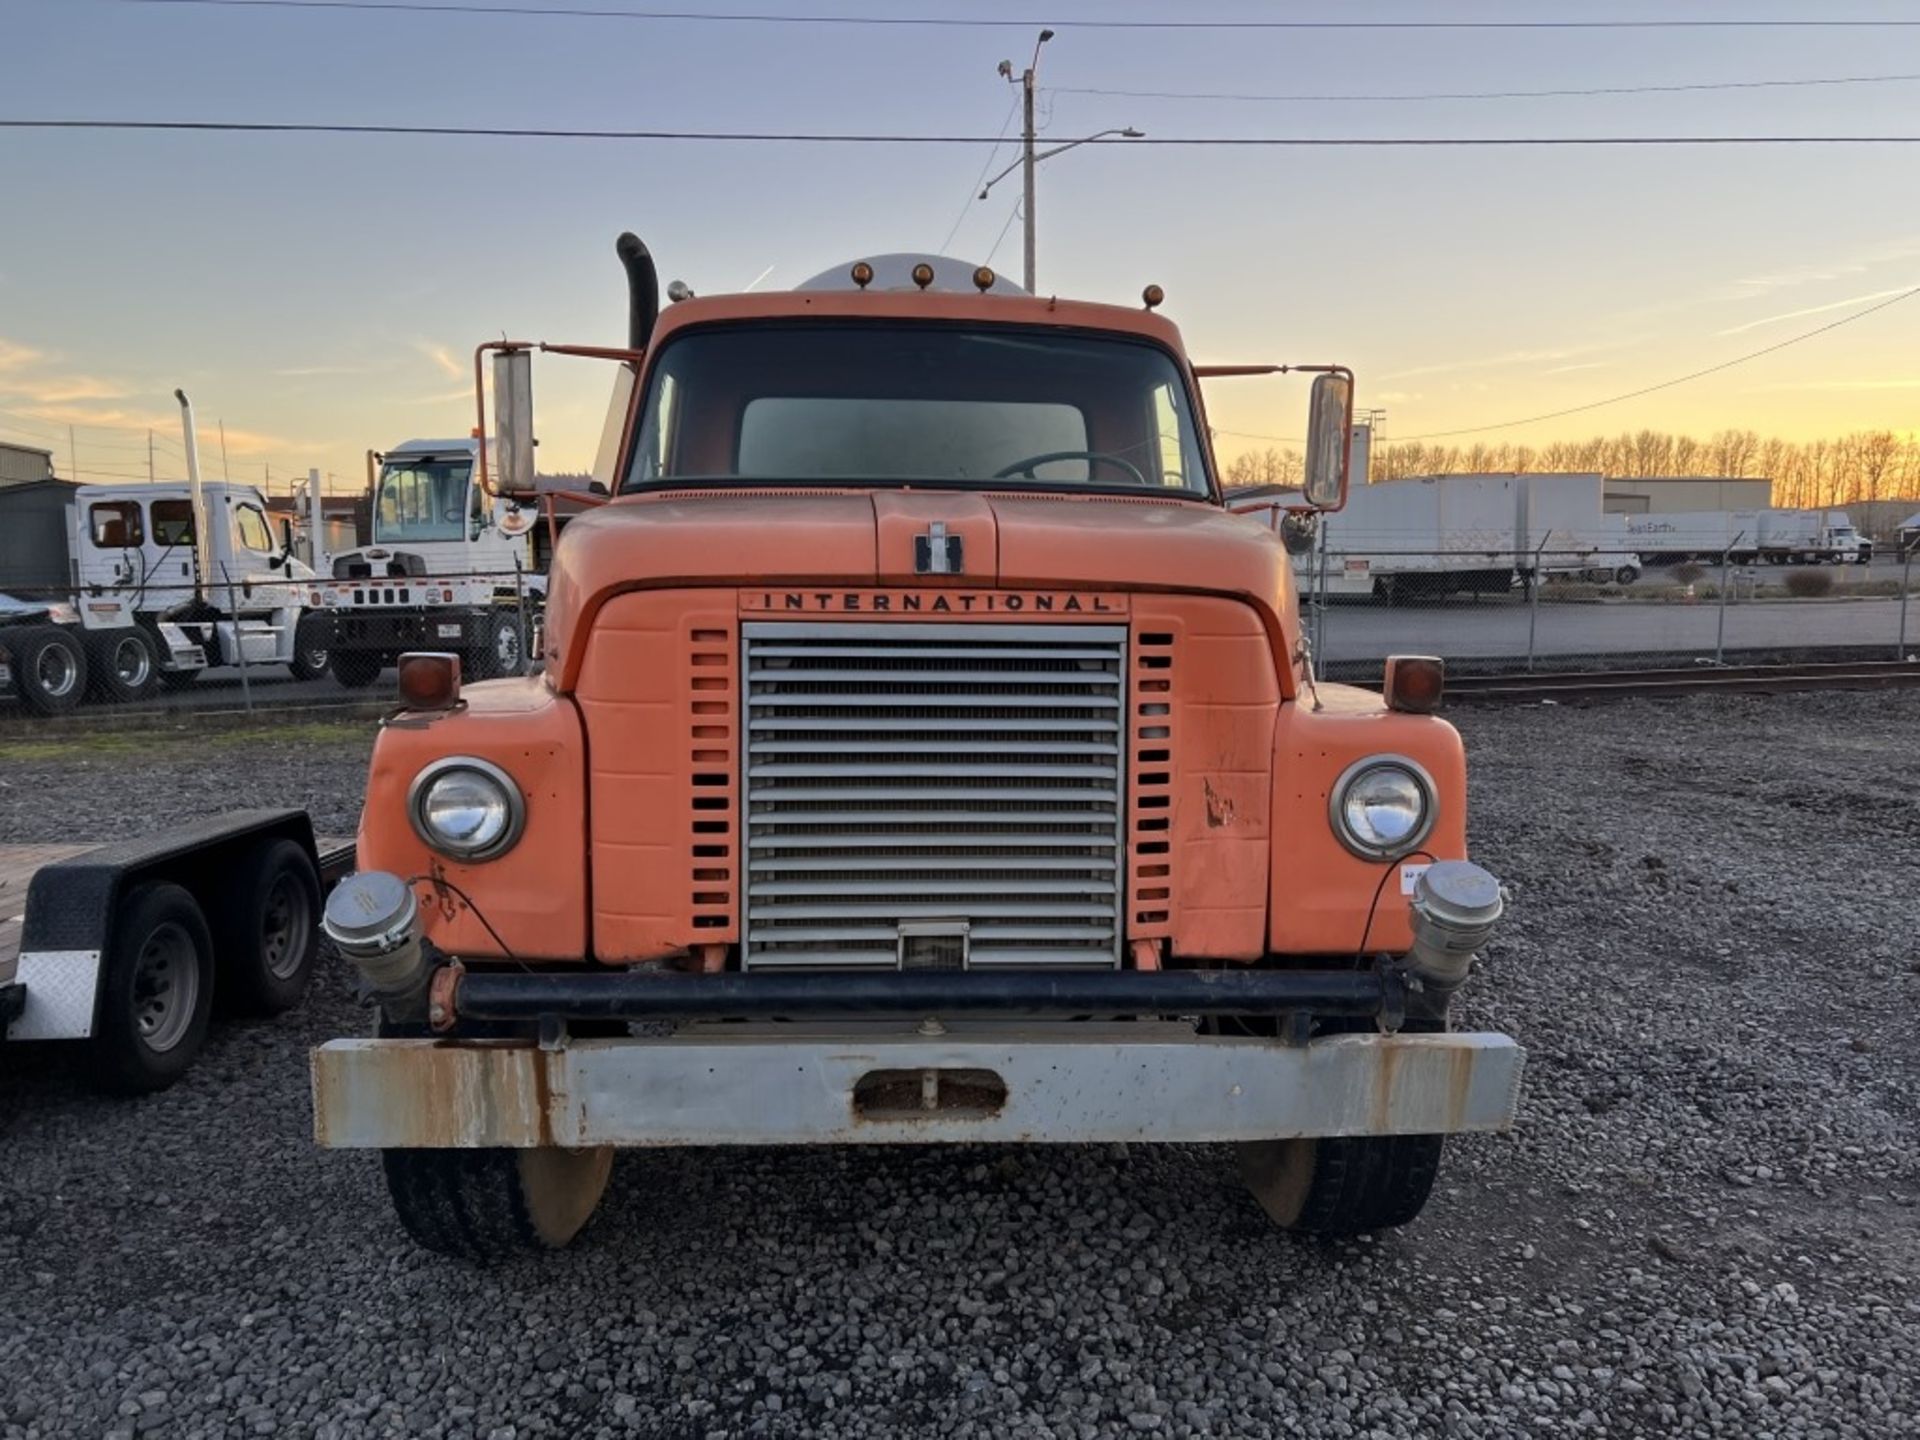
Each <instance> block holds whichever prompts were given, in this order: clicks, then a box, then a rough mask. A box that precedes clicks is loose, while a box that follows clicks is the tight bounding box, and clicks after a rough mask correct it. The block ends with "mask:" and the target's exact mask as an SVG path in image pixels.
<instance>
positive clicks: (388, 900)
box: [313, 236, 1524, 1258]
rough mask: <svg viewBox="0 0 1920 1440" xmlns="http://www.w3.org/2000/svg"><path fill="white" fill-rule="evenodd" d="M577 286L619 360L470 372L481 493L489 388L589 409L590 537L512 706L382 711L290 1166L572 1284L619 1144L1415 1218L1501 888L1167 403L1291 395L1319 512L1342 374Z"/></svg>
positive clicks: (1339, 489) (881, 289)
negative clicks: (619, 341)
mask: <svg viewBox="0 0 1920 1440" xmlns="http://www.w3.org/2000/svg"><path fill="white" fill-rule="evenodd" d="M621 254H622V257H623V259H624V260H625V262H626V264H627V269H628V279H629V284H630V291H631V317H630V331H631V333H630V336H629V344H628V346H627V347H625V348H623V349H618V350H593V349H590V348H588V347H564V346H544V345H543V346H532V345H523V344H519V343H510V342H499V343H496V344H492V345H489V346H484V347H482V350H483V351H486V350H492V351H494V352H496V353H495V356H494V367H495V373H494V392H495V397H496V403H495V407H494V409H495V415H494V432H492V433H497V435H498V437H499V439H498V441H497V443H496V446H495V450H496V456H497V458H498V460H499V465H498V469H497V474H496V475H495V476H494V477H492V478H490V479H488V481H487V483H488V484H489V485H497V486H498V487H499V488H500V489H501V490H502V491H505V492H507V493H514V492H516V491H518V490H524V489H526V488H529V487H530V485H531V480H532V476H531V454H532V446H531V435H532V418H533V417H532V404H531V387H530V382H529V379H528V376H529V373H530V357H531V354H532V352H533V351H535V350H539V349H547V350H561V351H566V352H570V353H586V354H597V355H600V356H602V357H603V358H606V359H610V360H612V361H613V362H614V363H615V364H616V365H617V366H618V367H619V369H618V371H617V374H618V376H619V379H618V383H617V384H616V386H615V396H614V404H613V408H612V413H611V415H610V417H609V422H608V426H607V431H606V439H605V441H604V442H603V447H602V452H603V459H602V462H601V466H600V471H601V473H600V477H599V478H600V480H601V482H602V487H601V488H604V490H605V491H606V492H607V495H606V499H605V503H603V504H600V505H599V506H597V507H596V508H595V509H594V510H593V511H592V512H591V513H590V514H588V515H586V516H584V517H583V518H579V519H576V520H574V521H573V522H572V523H571V524H570V525H569V527H568V528H567V530H566V533H565V534H564V535H563V536H562V537H561V539H560V542H559V544H558V547H557V549H556V552H555V556H554V562H553V570H552V575H551V588H550V593H549V602H548V608H547V613H546V624H545V634H544V637H543V638H542V639H541V641H540V643H539V650H540V668H539V672H538V673H537V674H534V675H530V676H525V677H519V678H512V679H496V680H489V681H486V682H484V683H479V684H469V685H465V686H463V685H462V684H461V683H460V675H459V665H458V661H457V659H456V658H455V657H453V656H451V655H433V654H422V655H413V656H408V657H406V659H405V661H404V662H403V664H402V666H401V675H400V690H401V709H400V710H399V711H398V712H397V713H396V714H395V715H394V716H393V717H392V718H390V719H389V720H388V721H387V722H386V723H385V725H384V726H383V728H382V730H381V733H380V736H379V740H378V743H377V745H376V746H375V749H374V754H373V760H372V766H371V772H370V775H369V778H368V786H367V797H366V808H365V811H364V815H363V818H362V821H361V829H360V834H359V840H358V845H359V848H358V859H359V864H360V866H361V867H362V868H361V871H360V873H359V874H357V875H355V876H353V877H350V878H349V879H348V880H346V881H345V882H343V883H342V885H341V886H340V887H339V888H337V889H336V890H335V892H334V894H333V896H332V897H331V899H330V901H329V903H328V905H327V909H326V916H325V927H326V929H327V931H328V933H329V934H330V936H331V937H332V939H333V941H334V943H335V944H336V946H337V947H338V948H339V949H340V951H341V952H342V953H343V954H344V955H345V956H346V957H347V958H348V959H349V960H350V961H351V962H352V963H353V964H354V965H355V966H356V967H357V968H358V970H359V972H360V973H361V975H362V977H363V979H364V981H365V986H366V990H367V992H368V995H369V997H370V999H371V1001H372V1002H373V1003H374V1004H376V1005H377V1007H378V1011H379V1020H378V1025H377V1029H376V1033H375V1035H374V1036H372V1037H371V1038H359V1039H340V1040H335V1041H332V1042H330V1043H327V1044H324V1045H322V1046H320V1047H319V1048H318V1049H317V1050H316V1051H315V1052H314V1056H313V1086H314V1102H315V1127H316V1134H317V1138H318V1140H319V1142H320V1143H321V1144H322V1145H325V1146H332V1147H345V1148H365V1149H378V1150H380V1151H381V1152H382V1153H383V1158H384V1167H385V1173H386V1178H387V1182H388V1188H389V1191H390V1193H391V1196H392V1200H393V1203H394V1206H395V1208H396V1210H397V1212H398V1215H399V1218H400V1221H401V1223H402V1224H403V1226H404V1227H405V1228H406V1230H407V1231H408V1232H409V1233H410V1234H411V1235H412V1236H413V1237H414V1238H415V1239H416V1240H418V1241H419V1242H420V1243H422V1244H424V1245H426V1246H428V1247H430V1248H433V1249H436V1250H440V1251H444V1252H447V1253H450V1254H456V1255H464V1256H470V1257H480V1258H484V1257H488V1256H491V1255H495V1254H498V1253H501V1252H504V1251H512V1250H517V1249H526V1248H539V1247H554V1246H560V1245H564V1244H566V1243H568V1242H569V1241H570V1240H572V1239H573V1238H574V1236H575V1235H576V1234H577V1232H578V1231H579V1230H580V1229H581V1228H582V1226H583V1225H585V1223H586V1222H587V1220H588V1219H589V1218H590V1217H591V1215H592V1213H593V1210H594V1208H595V1206H596V1204H597V1203H598V1201H599V1199H600V1196H601V1194H602V1192H603V1191H604V1189H605V1187H606V1184H607V1178H608V1173H609V1168H610V1164H611V1159H612V1154H613V1151H614V1150H615V1149H616V1148H619V1147H622V1146H656V1147H657V1146H680V1145H784V1144H903V1143H904V1144H912V1143H945V1142H958V1143H983V1142H1005V1143H1015V1144H1032V1143H1042V1142H1116V1141H1126V1142H1155V1141H1179V1142H1216V1143H1225V1144H1231V1145H1232V1146H1234V1147H1235V1149H1236V1151H1237V1153H1238V1157H1239V1161H1240V1168H1241V1171H1242V1173H1243V1175H1244V1177H1245V1179H1246V1181H1247V1184H1248V1185H1249V1187H1250V1189H1251V1190H1252V1192H1253V1194H1254V1196H1255V1197H1256V1198H1257V1200H1258V1201H1259V1203H1260V1204H1261V1205H1262V1206H1263V1207H1264V1208H1265V1209H1266V1211H1267V1212H1268V1214H1269V1215H1270V1216H1271V1217H1272V1219H1273V1220H1274V1221H1275V1223H1276V1224H1278V1225H1279V1226H1281V1227H1282V1228H1285V1229H1289V1230H1296V1231H1302V1232H1308V1233H1317V1234H1352V1233H1356V1232H1363V1231H1369V1230H1375V1229H1379V1228H1383V1227H1388V1226H1394V1225H1400V1224H1403V1223H1405V1222H1407V1221H1409V1220H1411V1219H1412V1218H1413V1217H1414V1216H1415V1215H1416V1214H1417V1213H1418V1212H1419V1211H1420V1209H1421V1207H1422V1205H1423V1204H1424V1203H1425V1201H1426V1199H1427V1196H1428V1193H1429V1191H1430V1190H1431V1188H1432V1186H1433V1183H1434V1178H1435V1175H1436V1172H1437V1168H1438V1165H1439V1161H1440V1156H1441V1148H1442V1145H1443V1143H1444V1140H1445V1137H1446V1136H1447V1135H1448V1134H1450V1133H1454V1132H1460V1131H1484V1130H1502V1129H1505V1128H1507V1127H1508V1126H1509V1125H1510V1124H1511V1123H1512V1120H1513V1115H1514V1108H1515V1104H1516V1097H1517V1093H1518V1087H1519V1080H1520V1071H1521V1066H1522V1061H1523V1058H1524V1056H1523V1052H1522V1050H1521V1049H1520V1047H1519V1046H1518V1045H1517V1044H1516V1043H1515V1042H1514V1041H1513V1040H1512V1039H1510V1038H1508V1037H1507V1036H1505V1035H1500V1034H1493V1033H1473V1032H1459V1031H1454V1030H1452V1029H1450V1028H1449V1025H1448V1008H1449V1002H1450V1000H1451V998H1452V996H1453V995H1454V993H1455V991H1456V990H1457V989H1458V988H1459V987H1460V985H1461V984H1462V983H1463V982H1464V981H1465V980H1466V979H1467V977H1468V974H1469V971H1470V968H1471V961H1472V957H1473V955H1474V954H1475V953H1476V952H1477V951H1478V950H1479V949H1480V947H1481V946H1482V945H1483V943H1484V942H1485V941H1486V939H1487V937H1488V936H1489V934H1490V933H1492V931H1493V930H1494V929H1495V928H1496V926H1497V924H1498V921H1499V918H1500V913H1501V909H1502V897H1501V892H1500V887H1499V884H1498V882H1497V881H1496V880H1495V879H1494V877H1493V876H1491V875H1489V874H1488V873H1487V872H1486V871H1485V870H1483V869H1481V868H1480V867H1478V866H1476V865H1473V864H1471V863H1470V862H1468V861H1467V859H1466V822H1465V813H1464V808H1465V801H1466V776H1465V767H1464V761H1463V755H1462V747H1461V743H1460V738H1459V736H1458V735H1457V734H1456V732H1455V731H1454V729H1453V728H1452V727H1451V726H1450V725H1449V724H1447V722H1446V721H1445V720H1443V719H1441V718H1439V717H1438V716H1437V715H1435V714H1434V713H1433V712H1434V710H1435V708H1436V707H1437V705H1438V703H1439V701H1440V691H1441V684H1442V675H1441V671H1440V666H1439V662H1438V661H1435V660H1432V659H1428V658H1423V657H1403V658H1400V659H1396V660H1393V661H1390V662H1389V664H1388V667H1387V673H1386V678H1385V686H1384V693H1383V694H1373V693H1371V692H1368V691H1363V690H1360V689H1355V688H1350V687H1346V686H1339V685H1332V684H1327V683H1324V682H1319V681H1317V680H1316V679H1315V676H1314V671H1313V662H1312V657H1311V655H1310V654H1309V651H1308V647H1307V644H1306V641H1305V638H1304V636H1303V634H1302V630H1301V625H1300V617H1299V614H1298V610H1297V600H1296V590H1295V586H1294V583H1293V578H1292V576H1291V574H1290V573H1289V569H1288V559H1287V554H1286V550H1285V547H1284V546H1283V544H1282V542H1281V539H1280V538H1279V536H1277V535H1276V534H1275V533H1274V532H1273V531H1272V530H1271V529H1269V528H1267V527H1266V526H1263V525H1261V524H1260V523H1258V522H1257V521H1254V520H1250V519H1246V518H1243V517H1240V516H1236V515H1234V514H1231V513H1230V512H1229V511H1228V510H1227V509H1226V507H1225V506H1224V504H1223V501H1222V495H1221V489H1220V482H1219V479H1218V474H1217V471H1216V469H1215V464H1214V460H1213V457H1212V455H1211V453H1210V448H1209V444H1208V430H1207V425H1206V420H1205V411H1204V410H1203V408H1202V401H1201V395H1200V388H1199V383H1198V382H1199V380H1200V379H1202V378H1205V377H1207V376H1209V375H1213V376H1244V375H1256V374H1272V373H1279V372H1282V371H1285V370H1289V369H1301V370H1306V371H1308V372H1311V373H1313V374H1314V377H1315V378H1314V380H1313V388H1312V396H1311V407H1310V408H1311V415H1310V423H1309V441H1308V448H1307V455H1306V471H1307V474H1306V483H1305V489H1304V494H1305V497H1306V503H1307V505H1308V506H1310V507H1318V508H1320V509H1334V508H1337V507H1338V506H1339V505H1340V504H1341V502H1342V500H1343V498H1344V493H1345V484H1346V473H1345V471H1346V466H1347V463H1348V460H1347V457H1348V443H1347V442H1348V437H1349V433H1350V428H1351V415H1352V393H1351V384H1352V381H1351V376H1350V374H1349V373H1348V372H1346V371H1345V370H1344V369H1342V368H1340V367H1335V366H1300V367H1293V366H1277V365H1246V366H1225V367H1205V366H1196V365H1193V364H1191V363H1190V362H1189V361H1188V359H1187V356H1186V351H1185V349H1184V347H1183V345H1182V343H1181V339H1180V335H1179V332H1178V331H1177V330H1176V328H1175V327H1174V326H1173V325H1172V324H1171V323H1170V322H1169V321H1168V320H1166V319H1165V318H1163V317H1162V316H1161V315H1160V314H1158V313H1156V312H1155V307H1156V305H1157V304H1158V302H1159V300H1160V298H1161V297H1160V292H1159V290H1158V287H1149V288H1148V290H1147V291H1146V292H1145V296H1144V299H1145V301H1146V304H1145V305H1144V307H1142V308H1134V307H1131V306H1126V307H1122V306H1115V305H1106V304H1090V303H1084V302H1079V301H1066V300H1059V299H1054V298H1042V297H1039V296H1033V295H1028V294H1025V293H1024V292H1021V291H1019V290H1017V289H1016V288H1014V287H1012V286H1010V285H1009V284H1008V283H1007V282H1006V281H1004V280H1002V279H1000V278H999V277H997V276H995V275H994V274H993V272H991V271H990V270H987V269H985V268H978V269H976V268H975V267H972V266H969V265H966V264H964V263H963V262H959V261H953V260H945V259H939V258H936V257H916V256H881V257H875V258H873V259H871V260H867V261H861V262H858V263H856V264H854V265H852V266H851V267H843V268H841V269H838V270H835V271H832V272H829V273H828V274H827V275H824V276H822V277H819V278H817V279H816V280H814V281H811V282H808V283H807V284H806V285H803V286H801V287H799V288H798V289H796V290H793V291H791V292H788V293H785V294H746V295H722V296H715V297H708V298H695V297H686V296H685V295H684V291H682V290H681V289H680V287H677V286H676V287H675V290H676V292H677V294H678V295H679V296H680V297H682V298H677V300H676V303H674V304H672V305H671V306H669V307H668V308H667V309H666V310H665V312H664V313H661V311H660V307H659V305H658V302H657V298H656V297H657V295H658V285H657V281H656V277H655V272H654V268H653V263H652V260H651V258H650V257H649V256H648V255H647V253H646V250H645V247H644V246H642V245H640V244H639V242H638V241H636V240H634V239H633V237H631V236H623V237H622V240H621ZM480 360H481V357H480V356H476V370H478V369H479V365H480ZM1267 383H1273V382H1267ZM481 408H482V412H483V413H482V415H481V424H480V426H479V428H478V431H477V433H479V434H482V435H485V434H488V433H490V431H489V427H488V424H487V420H486V416H485V414H484V409H485V406H484V400H482V405H481ZM481 463H482V469H483V475H484V474H485V467H486V451H485V450H484V449H483V450H482V460H481Z"/></svg>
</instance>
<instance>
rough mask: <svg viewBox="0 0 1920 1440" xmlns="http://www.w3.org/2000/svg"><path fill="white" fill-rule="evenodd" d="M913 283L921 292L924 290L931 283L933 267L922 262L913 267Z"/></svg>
mask: <svg viewBox="0 0 1920 1440" xmlns="http://www.w3.org/2000/svg"><path fill="white" fill-rule="evenodd" d="M913 283H914V284H916V285H918V286H919V287H920V288H921V289H922V290H924V289H926V288H927V287H928V286H929V285H931V284H932V283H933V267H932V266H931V265H929V264H927V262H926V261H924V260H922V261H921V262H920V263H919V264H918V265H916V266H914V267H913Z"/></svg>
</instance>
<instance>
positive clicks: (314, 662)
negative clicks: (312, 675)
mask: <svg viewBox="0 0 1920 1440" xmlns="http://www.w3.org/2000/svg"><path fill="white" fill-rule="evenodd" d="M307 668H308V669H309V670H324V669H326V668H327V652H326V651H324V650H309V651H308V652H307Z"/></svg>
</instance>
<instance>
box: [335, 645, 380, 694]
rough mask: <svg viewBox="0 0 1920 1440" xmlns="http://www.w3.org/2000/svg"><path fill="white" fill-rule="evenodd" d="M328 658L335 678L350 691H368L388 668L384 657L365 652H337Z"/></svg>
mask: <svg viewBox="0 0 1920 1440" xmlns="http://www.w3.org/2000/svg"><path fill="white" fill-rule="evenodd" d="M328 658H329V661H330V663H331V668H332V670H333V678H334V679H336V680H338V681H339V682H340V684H341V685H342V686H343V687H345V688H346V689H348V690H364V689H366V688H367V686H369V685H371V684H373V682H374V681H376V680H378V679H379V678H380V672H381V671H382V670H384V669H386V668H387V662H386V660H385V658H384V657H382V656H380V655H370V654H368V653H367V652H365V651H363V650H335V651H334V652H333V653H332V655H331V656H329V657H328Z"/></svg>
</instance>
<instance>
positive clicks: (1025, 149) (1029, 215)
mask: <svg viewBox="0 0 1920 1440" xmlns="http://www.w3.org/2000/svg"><path fill="white" fill-rule="evenodd" d="M1051 39H1053V31H1051V30H1042V31H1041V32H1040V38H1039V39H1038V40H1036V41H1035V42H1034V46H1033V59H1032V61H1031V62H1030V63H1029V64H1028V65H1027V68H1026V69H1025V70H1024V71H1023V72H1021V75H1020V90H1021V101H1022V103H1023V105H1024V107H1025V113H1026V123H1025V124H1024V125H1023V126H1022V127H1021V134H1020V139H1021V153H1020V158H1019V159H1018V160H1016V161H1014V162H1013V164H1012V165H1009V166H1007V168H1006V169H1004V170H1002V171H1001V172H1000V173H999V174H998V175H996V176H994V177H993V179H991V180H989V181H987V183H986V184H985V185H983V186H982V187H981V188H980V198H981V199H982V200H984V199H986V198H987V192H988V191H989V190H991V189H993V187H994V186H996V185H998V184H999V183H1000V182H1001V181H1002V180H1004V179H1006V178H1007V176H1009V175H1011V174H1012V173H1013V170H1014V166H1016V165H1017V166H1019V167H1020V169H1021V171H1022V172H1023V174H1024V183H1025V187H1026V188H1025V197H1024V199H1023V200H1022V203H1021V206H1020V208H1021V211H1022V212H1023V215H1024V219H1025V224H1024V226H1023V227H1022V229H1023V234H1024V239H1025V242H1026V244H1025V249H1026V254H1025V257H1024V259H1025V265H1024V277H1023V278H1024V283H1025V285H1026V287H1027V293H1028V294H1038V293H1039V287H1038V286H1036V285H1035V284H1034V279H1033V238H1034V225H1033V188H1034V187H1033V167H1034V166H1036V165H1038V164H1039V163H1040V162H1041V161H1042V160H1051V159H1052V158H1053V157H1054V156H1056V155H1059V154H1063V153H1064V152H1066V151H1068V150H1072V149H1074V148H1075V147H1077V146H1080V145H1087V144H1090V143H1092V142H1093V141H1095V140H1104V139H1106V138H1107V137H1108V136H1109V135H1117V136H1119V137H1121V138H1122V139H1126V140H1141V139H1144V138H1146V131H1144V130H1136V129H1134V128H1133V127H1132V126H1131V125H1129V126H1127V127H1126V128H1125V129H1115V130H1101V131H1099V132H1097V133H1096V134H1092V135H1088V136H1085V137H1084V138H1082V139H1079V140H1069V141H1068V142H1067V143H1066V144H1064V145H1056V146H1054V147H1053V149H1051V150H1046V151H1042V152H1041V153H1039V154H1037V155H1036V154H1035V153H1034V149H1033V142H1034V138H1035V137H1034V133H1033V95H1034V75H1035V73H1036V72H1037V71H1038V69H1039V66H1040V47H1041V46H1042V45H1044V44H1046V43H1047V41H1049V40H1051ZM999 73H1000V74H1001V75H1003V76H1005V77H1006V78H1007V79H1008V80H1012V79H1013V62H1012V61H1011V60H1002V61H1001V62H1000V70H999Z"/></svg>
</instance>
